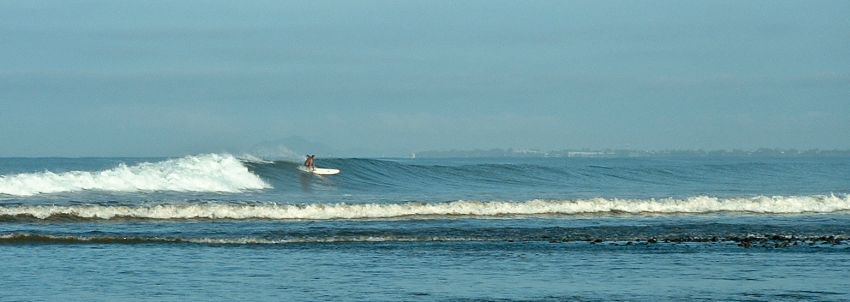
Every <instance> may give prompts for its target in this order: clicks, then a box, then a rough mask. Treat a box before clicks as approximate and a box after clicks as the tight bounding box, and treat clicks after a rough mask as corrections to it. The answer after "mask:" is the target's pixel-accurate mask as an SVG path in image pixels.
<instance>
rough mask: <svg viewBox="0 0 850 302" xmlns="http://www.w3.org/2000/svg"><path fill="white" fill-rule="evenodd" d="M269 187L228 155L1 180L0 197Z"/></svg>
mask: <svg viewBox="0 0 850 302" xmlns="http://www.w3.org/2000/svg"><path fill="white" fill-rule="evenodd" d="M269 187H270V185H269V184H267V183H266V182H265V181H263V180H262V179H261V178H260V177H258V176H257V175H254V174H253V173H251V172H250V171H249V170H248V168H247V167H246V166H245V165H244V164H243V163H242V162H241V161H240V160H239V159H237V158H235V157H234V156H232V155H229V154H223V155H221V154H204V155H196V156H186V157H182V158H177V159H170V160H165V161H161V162H153V163H150V162H145V163H140V164H136V165H132V166H127V165H125V164H120V165H118V166H117V167H115V168H112V169H108V170H103V171H94V172H92V171H71V172H63V173H54V172H51V171H44V172H38V173H22V174H16V175H2V176H0V195H4V194H5V195H12V196H32V195H37V194H45V193H61V192H75V191H83V190H99V191H117V192H139V191H183V192H241V191H243V190H251V189H264V188H269Z"/></svg>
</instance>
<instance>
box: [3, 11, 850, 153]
mask: <svg viewBox="0 0 850 302" xmlns="http://www.w3.org/2000/svg"><path fill="white" fill-rule="evenodd" d="M847 11H850V2H847V1H807V2H795V1H746V2H741V1H710V2H680V1H642V2H631V1H609V2H597V1H534V2H512V1H464V2H453V1H430V2H421V3H420V2H397V1H358V2H341V1H340V2H337V1H311V2H307V3H304V2H289V1H256V2H250V3H244V4H242V3H240V4H237V3H232V2H228V1H206V2H169V1H145V2H114V1H47V2H32V1H4V2H0V41H3V42H2V43H0V142H2V143H0V157H12V156H24V157H38V156H70V157H78V156H180V155H186V154H198V153H211V152H231V153H239V152H250V151H251V150H252V148H255V147H256V146H258V145H263V144H267V145H266V146H265V147H266V148H270V149H274V146H273V145H274V142H275V141H285V140H287V139H290V138H293V137H301V138H302V139H303V140H304V141H306V142H308V143H307V144H306V145H307V147H308V148H313V149H314V150H315V148H316V147H319V146H318V145H315V144H314V145H313V146H314V147H309V146H310V143H317V144H320V145H321V146H320V147H321V148H328V149H332V150H334V151H336V152H346V155H348V154H350V155H355V156H357V155H360V156H406V155H408V154H410V153H411V152H419V151H426V150H449V149H457V150H471V149H492V148H502V149H508V148H514V149H540V150H563V149H595V150H599V149H634V150H677V149H678V150H682V149H691V150H696V149H703V150H720V149H725V150H728V149H757V148H782V149H791V148H793V149H801V150H807V149H823V150H833V149H839V150H847V149H850V140H848V139H847V137H850V99H848V96H850V36H848V35H847V33H848V32H850V19H848V18H847V17H846V13H845V12H847ZM269 142H271V143H269ZM283 145H285V143H284V144H283ZM298 148H301V147H292V148H291V149H298ZM291 151H293V152H295V151H300V150H291ZM307 152H315V153H320V152H319V151H312V150H311V151H307Z"/></svg>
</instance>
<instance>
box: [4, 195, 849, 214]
mask: <svg viewBox="0 0 850 302" xmlns="http://www.w3.org/2000/svg"><path fill="white" fill-rule="evenodd" d="M839 211H850V195H841V196H835V195H814V196H773V197H768V196H758V197H748V198H717V197H708V196H695V197H690V198H686V199H672V198H670V199H605V198H594V199H584V200H540V199H535V200H529V201H525V202H509V201H453V202H445V203H426V202H407V203H387V204H379V203H369V204H346V203H336V204H302V205H291V204H276V203H260V204H233V203H184V204H159V205H144V206H117V205H115V206H113V205H63V206H59V205H14V206H0V216H3V217H7V218H8V217H22V216H23V217H34V218H37V219H49V218H51V217H59V218H62V219H67V218H68V217H74V218H78V219H117V218H135V219H281V220H285V219H316V220H322V219H384V218H401V217H408V218H416V217H428V216H466V217H496V216H511V215H579V214H602V215H605V214H645V213H648V214H682V213H684V214H703V213H716V212H743V213H755V214H799V213H830V212H839Z"/></svg>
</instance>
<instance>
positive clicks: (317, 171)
mask: <svg viewBox="0 0 850 302" xmlns="http://www.w3.org/2000/svg"><path fill="white" fill-rule="evenodd" d="M298 170H301V171H304V172H310V173H313V174H318V175H334V174H339V169H330V168H315V169H313V170H312V171H310V169H307V167H305V166H298Z"/></svg>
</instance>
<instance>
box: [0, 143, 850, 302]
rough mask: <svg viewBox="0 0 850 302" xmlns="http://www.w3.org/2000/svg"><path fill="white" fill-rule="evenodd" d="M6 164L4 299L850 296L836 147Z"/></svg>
mask: <svg viewBox="0 0 850 302" xmlns="http://www.w3.org/2000/svg"><path fill="white" fill-rule="evenodd" d="M299 164H300V163H298V162H296V161H281V160H278V161H270V160H263V159H259V158H255V157H250V156H234V155H230V154H199V155H190V156H184V157H174V158H0V301H233V300H240V301H617V300H620V301H683V300H687V301H699V300H704V301H847V300H850V286H848V285H850V281H848V280H850V241H848V239H850V238H848V237H850V158H848V157H846V156H775V157H771V156H669V157H664V156H645V157H613V158H578V157H576V158H454V159H452V158H440V159H436V158H435V159H422V158H418V159H406V158H318V159H317V165H318V166H319V167H328V168H338V169H340V170H342V173H340V174H339V175H333V176H318V175H312V174H309V173H304V172H302V171H300V170H298V166H299Z"/></svg>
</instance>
